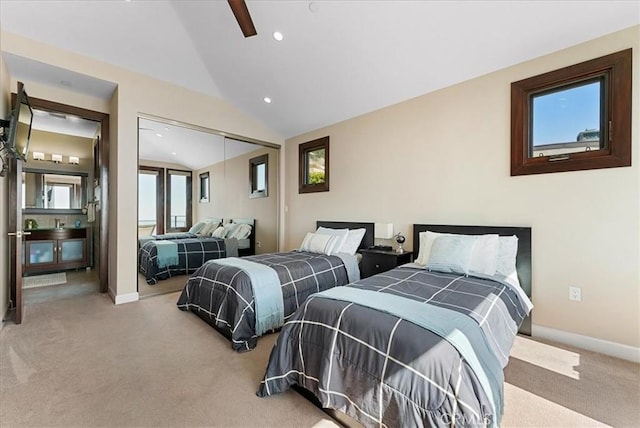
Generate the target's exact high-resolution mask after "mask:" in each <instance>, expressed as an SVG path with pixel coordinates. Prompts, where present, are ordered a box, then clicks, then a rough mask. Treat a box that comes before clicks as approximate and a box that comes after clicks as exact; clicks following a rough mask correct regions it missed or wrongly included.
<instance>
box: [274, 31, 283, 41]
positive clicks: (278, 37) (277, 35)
mask: <svg viewBox="0 0 640 428" xmlns="http://www.w3.org/2000/svg"><path fill="white" fill-rule="evenodd" d="M273 38H274V39H276V40H277V41H279V42H280V41H282V39H284V36H283V35H282V33H281V32H280V31H274V32H273Z"/></svg>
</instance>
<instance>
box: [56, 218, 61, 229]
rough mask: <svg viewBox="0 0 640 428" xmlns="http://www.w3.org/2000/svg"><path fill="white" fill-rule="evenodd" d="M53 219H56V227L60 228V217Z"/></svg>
mask: <svg viewBox="0 0 640 428" xmlns="http://www.w3.org/2000/svg"><path fill="white" fill-rule="evenodd" d="M55 221H56V229H60V219H59V218H57V219H55Z"/></svg>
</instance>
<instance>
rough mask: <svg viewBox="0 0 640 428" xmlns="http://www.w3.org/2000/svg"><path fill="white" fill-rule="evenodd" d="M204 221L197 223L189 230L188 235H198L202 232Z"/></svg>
mask: <svg viewBox="0 0 640 428" xmlns="http://www.w3.org/2000/svg"><path fill="white" fill-rule="evenodd" d="M206 224H207V223H205V222H204V221H199V222H197V223H196V224H194V225H193V226H191V228H190V229H189V233H198V232H200V231H201V230H202V228H203V227H204V226H205V225H206Z"/></svg>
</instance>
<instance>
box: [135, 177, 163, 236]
mask: <svg viewBox="0 0 640 428" xmlns="http://www.w3.org/2000/svg"><path fill="white" fill-rule="evenodd" d="M157 176H158V174H157V173H154V172H151V171H139V172H138V219H139V220H138V225H139V226H148V225H152V224H158V218H157V215H156V212H157V203H158V201H157V198H156V195H157V192H158V190H157Z"/></svg>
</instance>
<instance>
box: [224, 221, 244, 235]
mask: <svg viewBox="0 0 640 428" xmlns="http://www.w3.org/2000/svg"><path fill="white" fill-rule="evenodd" d="M239 226H240V225H239V224H238V223H227V224H225V225H224V230H225V233H224V237H225V238H233V234H234V233H235V231H236V229H237V228H238V227H239Z"/></svg>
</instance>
